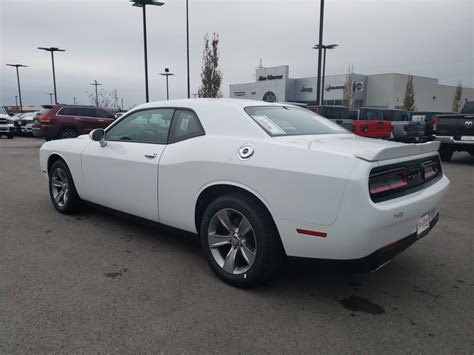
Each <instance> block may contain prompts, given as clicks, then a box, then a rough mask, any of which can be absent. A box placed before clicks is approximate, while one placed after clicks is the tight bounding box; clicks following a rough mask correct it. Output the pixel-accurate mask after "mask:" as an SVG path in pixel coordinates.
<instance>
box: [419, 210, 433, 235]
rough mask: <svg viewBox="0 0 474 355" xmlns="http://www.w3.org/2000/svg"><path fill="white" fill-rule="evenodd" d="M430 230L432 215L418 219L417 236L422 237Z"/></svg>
mask: <svg viewBox="0 0 474 355" xmlns="http://www.w3.org/2000/svg"><path fill="white" fill-rule="evenodd" d="M429 228H430V214H429V213H427V214H424V215H423V216H421V217H420V218H419V219H418V222H417V223H416V235H417V236H418V237H420V235H421V234H422V233H423V232H425V231H426V230H428V229H429Z"/></svg>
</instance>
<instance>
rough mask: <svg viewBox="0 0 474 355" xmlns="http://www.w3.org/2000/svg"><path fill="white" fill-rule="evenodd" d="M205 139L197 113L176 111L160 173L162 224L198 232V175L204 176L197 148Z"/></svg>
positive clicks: (159, 197) (187, 110)
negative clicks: (196, 209) (195, 212)
mask: <svg viewBox="0 0 474 355" xmlns="http://www.w3.org/2000/svg"><path fill="white" fill-rule="evenodd" d="M204 135H205V132H204V128H203V127H202V125H201V122H200V121H199V118H198V116H197V114H196V113H195V112H194V111H192V110H189V109H177V110H176V111H175V113H174V116H173V123H172V124H171V129H170V134H169V140H168V146H167V147H166V150H165V151H164V153H163V156H162V157H161V160H160V169H159V172H158V173H159V176H158V188H159V190H158V201H159V211H160V223H163V224H166V225H170V226H173V227H175V228H181V229H184V230H187V231H194V230H195V224H194V209H195V203H196V200H195V198H196V197H197V196H196V193H197V191H198V188H199V187H200V186H199V185H200V181H199V179H197V178H196V175H199V174H201V173H202V172H201V171H200V169H202V164H200V161H201V159H204V157H201V156H200V155H199V151H200V150H199V149H196V147H198V146H199V145H200V144H202V143H203V141H204V137H203V136H204ZM216 149H219V147H216Z"/></svg>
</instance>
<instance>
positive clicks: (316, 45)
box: [313, 44, 338, 105]
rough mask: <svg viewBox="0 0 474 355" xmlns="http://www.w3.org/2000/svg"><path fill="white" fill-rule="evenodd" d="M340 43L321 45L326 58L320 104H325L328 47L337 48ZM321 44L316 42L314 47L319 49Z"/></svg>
mask: <svg viewBox="0 0 474 355" xmlns="http://www.w3.org/2000/svg"><path fill="white" fill-rule="evenodd" d="M337 46H338V45H337V44H327V45H324V44H323V45H321V48H322V49H323V51H324V53H323V58H324V61H323V78H322V83H321V88H322V90H321V102H320V104H321V105H323V104H324V81H325V79H326V49H334V48H336V47H337ZM319 48H320V46H319V44H315V45H314V46H313V49H319Z"/></svg>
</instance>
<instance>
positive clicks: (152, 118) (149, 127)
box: [105, 108, 174, 144]
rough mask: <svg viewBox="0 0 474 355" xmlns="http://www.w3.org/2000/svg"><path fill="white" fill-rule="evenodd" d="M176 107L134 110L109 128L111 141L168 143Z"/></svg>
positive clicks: (108, 136) (108, 137)
mask: <svg viewBox="0 0 474 355" xmlns="http://www.w3.org/2000/svg"><path fill="white" fill-rule="evenodd" d="M173 113H174V109H171V108H164V109H152V110H143V111H137V112H134V113H132V114H130V115H128V116H126V117H124V118H123V119H121V120H120V121H119V122H118V123H117V124H115V125H114V126H112V127H111V128H110V129H108V130H107V133H106V135H105V136H106V139H107V140H109V141H123V142H139V143H155V144H166V143H167V141H168V132H169V129H170V124H171V118H172V117H173Z"/></svg>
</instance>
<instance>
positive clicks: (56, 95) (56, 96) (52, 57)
mask: <svg viewBox="0 0 474 355" xmlns="http://www.w3.org/2000/svg"><path fill="white" fill-rule="evenodd" d="M38 49H41V50H43V51H47V52H51V65H52V67H53V87H54V103H55V104H56V105H57V104H58V93H57V91H56V71H55V69H54V52H65V51H66V50H65V49H60V48H57V47H49V48H46V47H38Z"/></svg>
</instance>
